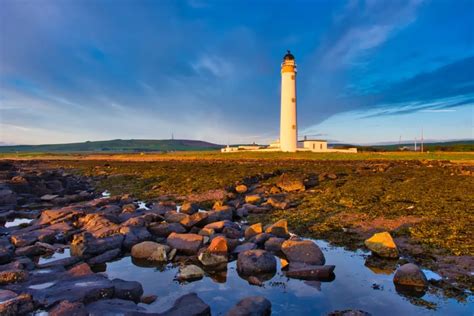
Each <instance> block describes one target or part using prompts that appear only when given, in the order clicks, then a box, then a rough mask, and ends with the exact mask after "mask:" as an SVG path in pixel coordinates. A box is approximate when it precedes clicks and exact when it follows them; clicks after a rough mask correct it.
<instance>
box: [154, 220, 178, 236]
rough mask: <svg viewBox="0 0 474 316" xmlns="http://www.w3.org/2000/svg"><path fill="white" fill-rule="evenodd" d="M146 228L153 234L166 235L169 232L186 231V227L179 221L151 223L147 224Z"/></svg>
mask: <svg viewBox="0 0 474 316" xmlns="http://www.w3.org/2000/svg"><path fill="white" fill-rule="evenodd" d="M148 230H149V231H150V232H151V233H152V234H153V235H155V236H158V237H168V235H169V234H171V233H178V234H182V233H185V232H186V228H184V227H183V225H181V224H179V223H166V222H163V223H152V224H151V225H150V226H148Z"/></svg>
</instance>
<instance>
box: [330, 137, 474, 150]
mask: <svg viewBox="0 0 474 316" xmlns="http://www.w3.org/2000/svg"><path fill="white" fill-rule="evenodd" d="M334 147H335V148H348V147H357V149H358V150H359V151H399V150H400V148H404V150H413V149H414V144H413V143H402V144H400V145H399V144H390V145H372V146H357V145H356V146H354V145H349V144H334ZM417 149H418V151H419V150H420V143H418V147H417ZM423 150H424V151H451V152H453V151H456V152H467V151H474V140H459V141H447V142H433V143H425V144H424V145H423Z"/></svg>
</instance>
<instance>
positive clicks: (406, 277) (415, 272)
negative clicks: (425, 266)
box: [393, 263, 428, 287]
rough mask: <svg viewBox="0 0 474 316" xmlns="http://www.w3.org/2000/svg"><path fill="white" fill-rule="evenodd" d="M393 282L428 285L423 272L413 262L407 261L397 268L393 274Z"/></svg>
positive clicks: (419, 285)
mask: <svg viewBox="0 0 474 316" xmlns="http://www.w3.org/2000/svg"><path fill="white" fill-rule="evenodd" d="M393 283H395V284H397V285H404V286H415V287H427V286H428V280H427V279H426V276H425V274H424V273H423V271H421V269H420V268H419V267H418V266H417V265H415V264H413V263H407V264H404V265H402V266H401V267H400V268H398V269H397V271H396V272H395V275H394V276H393Z"/></svg>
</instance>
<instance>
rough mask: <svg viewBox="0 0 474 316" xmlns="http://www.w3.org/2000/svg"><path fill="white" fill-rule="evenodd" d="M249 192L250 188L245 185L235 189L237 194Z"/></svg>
mask: <svg viewBox="0 0 474 316" xmlns="http://www.w3.org/2000/svg"><path fill="white" fill-rule="evenodd" d="M247 190H248V188H247V186H246V185H245V184H239V185H237V186H236V187H235V192H237V193H240V194H242V193H245V192H247Z"/></svg>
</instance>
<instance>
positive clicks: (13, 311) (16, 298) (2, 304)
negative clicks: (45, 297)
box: [0, 289, 35, 316]
mask: <svg viewBox="0 0 474 316" xmlns="http://www.w3.org/2000/svg"><path fill="white" fill-rule="evenodd" d="M34 309H35V307H34V304H33V300H32V298H31V295H30V294H20V295H17V294H16V293H14V292H12V291H8V290H1V289H0V315H3V316H16V315H26V314H29V313H31V312H33V310H34Z"/></svg>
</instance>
